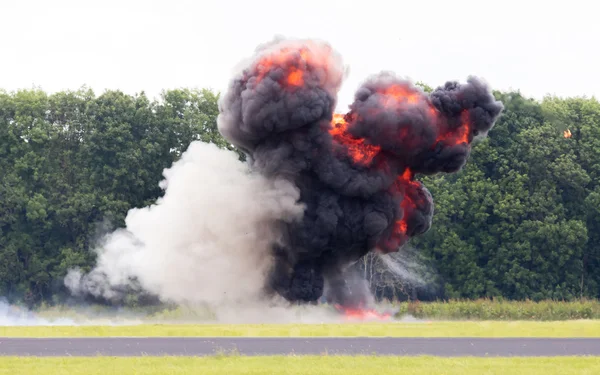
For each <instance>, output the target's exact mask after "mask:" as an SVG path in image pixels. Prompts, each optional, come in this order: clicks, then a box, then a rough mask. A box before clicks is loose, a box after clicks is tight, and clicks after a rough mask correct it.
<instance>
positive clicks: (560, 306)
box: [398, 299, 600, 320]
mask: <svg viewBox="0 0 600 375" xmlns="http://www.w3.org/2000/svg"><path fill="white" fill-rule="evenodd" d="M398 306H399V308H400V311H399V314H400V315H402V314H411V315H413V316H414V317H417V318H427V319H469V320H573V319H600V301H598V300H577V301H569V302H566V301H540V302H534V301H503V300H490V299H480V300H474V301H473V300H454V301H449V302H426V303H420V302H416V303H414V302H413V303H400V304H399V305H398Z"/></svg>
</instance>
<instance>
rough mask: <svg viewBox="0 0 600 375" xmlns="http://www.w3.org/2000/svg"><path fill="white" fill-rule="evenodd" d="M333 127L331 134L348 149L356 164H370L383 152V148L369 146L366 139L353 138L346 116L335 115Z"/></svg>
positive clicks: (332, 122)
mask: <svg viewBox="0 0 600 375" xmlns="http://www.w3.org/2000/svg"><path fill="white" fill-rule="evenodd" d="M331 125H332V127H331V128H330V129H329V134H331V135H332V136H333V138H334V139H335V140H336V141H337V142H338V143H340V144H342V145H344V146H345V147H346V148H347V149H348V154H349V155H350V157H351V158H352V160H354V162H355V163H360V164H370V163H371V162H372V161H373V158H375V156H377V154H378V153H379V151H381V147H379V146H374V145H370V144H367V143H366V142H365V140H364V139H362V138H355V137H354V136H352V134H350V133H349V132H348V122H347V121H346V119H344V115H341V114H339V113H336V114H334V115H333V119H332V121H331Z"/></svg>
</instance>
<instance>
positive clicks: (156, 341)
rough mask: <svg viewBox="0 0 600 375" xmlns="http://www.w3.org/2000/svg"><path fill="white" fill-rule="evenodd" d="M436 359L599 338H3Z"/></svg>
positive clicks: (17, 348) (52, 345)
mask: <svg viewBox="0 0 600 375" xmlns="http://www.w3.org/2000/svg"><path fill="white" fill-rule="evenodd" d="M231 352H236V353H239V354H241V355H278V354H279V355H289V354H296V355H308V354H314V355H321V354H329V355H334V354H340V355H342V354H343V355H356V354H366V355H372V354H376V355H401V356H415V355H434V356H444V357H454V356H478V357H481V356H488V357H497V356H502V357H512V356H571V355H588V356H589V355H593V356H600V338H598V339H596V338H591V339H588V338H564V339H546V338H497V339H493V338H374V337H370V338H367V337H351V338H350V337H348V338H290V337H277V338H275V337H272V338H267V337H260V338H258V337H257V338H255V337H218V338H206V337H202V338H200V337H193V338H192V337H186V338H180V337H148V338H132V337H104V338H0V355H3V356H98V355H102V356H143V355H151V356H163V355H175V356H206V355H215V354H218V353H231Z"/></svg>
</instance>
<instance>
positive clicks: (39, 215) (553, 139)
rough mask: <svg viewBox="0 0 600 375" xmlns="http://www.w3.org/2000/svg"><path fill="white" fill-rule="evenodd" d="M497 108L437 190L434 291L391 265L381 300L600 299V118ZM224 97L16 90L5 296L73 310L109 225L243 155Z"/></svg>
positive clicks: (519, 104)
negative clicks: (173, 179) (226, 153)
mask: <svg viewBox="0 0 600 375" xmlns="http://www.w3.org/2000/svg"><path fill="white" fill-rule="evenodd" d="M495 95H496V96H497V98H498V99H499V100H501V101H502V102H503V103H504V105H505V110H504V114H503V116H502V117H501V118H500V120H499V121H498V122H497V124H496V126H495V127H494V129H493V130H492V131H491V132H490V134H489V137H488V138H486V139H484V140H482V141H480V142H478V143H476V144H475V145H474V147H473V150H472V156H471V158H470V160H469V162H468V164H467V166H466V167H465V168H464V170H462V171H461V172H459V173H457V174H453V175H439V176H432V177H424V178H421V180H422V181H423V182H424V184H425V185H426V186H427V187H428V189H429V190H430V191H431V193H432V195H433V197H434V201H435V215H434V222H433V226H432V228H431V230H430V231H429V232H427V233H426V234H425V235H423V236H421V237H419V238H416V239H414V240H413V241H412V242H411V245H410V248H409V249H407V252H406V253H405V254H404V255H402V256H407V257H409V258H408V260H406V262H407V263H406V265H409V266H410V265H414V264H418V265H420V266H419V267H417V269H415V270H414V272H413V273H415V275H417V276H419V277H420V278H421V279H424V278H425V279H426V280H425V282H424V284H423V281H421V284H423V285H421V286H419V287H415V284H414V283H413V282H411V278H410V277H409V278H405V279H402V277H400V278H399V279H398V278H397V277H396V276H397V275H396V276H394V277H392V278H391V279H390V277H386V276H385V274H386V271H385V267H383V263H382V262H381V260H378V259H377V258H375V257H369V258H366V259H365V260H364V261H363V262H361V263H360V264H359V267H361V269H362V271H363V272H364V274H365V276H367V279H368V280H369V281H370V282H371V286H372V288H373V289H374V291H375V292H376V294H377V295H378V296H379V297H382V298H383V297H385V298H399V299H403V298H421V299H435V298H480V297H504V298H507V299H517V300H518V299H535V300H539V299H549V298H551V299H575V298H581V297H589V298H597V297H600V272H597V270H598V267H599V266H600V187H599V186H600V185H599V184H598V179H599V178H600V104H599V103H598V101H597V100H595V99H593V98H592V99H589V98H556V97H547V98H545V99H544V100H542V101H535V100H532V99H529V98H526V97H524V96H522V95H521V94H520V93H518V92H496V93H495ZM218 97H219V95H218V94H217V93H214V92H213V91H210V90H190V89H176V90H168V91H164V92H163V93H162V94H161V96H160V98H159V100H150V99H149V98H148V97H147V96H146V95H145V94H144V93H140V94H136V95H127V94H124V93H123V92H120V91H106V92H104V93H102V94H101V95H98V96H97V95H95V93H94V92H93V91H92V90H90V89H87V88H82V89H80V90H77V91H64V92H58V93H54V94H48V93H45V92H44V91H42V90H38V89H32V90H20V91H16V92H12V93H7V92H3V91H0V296H5V297H7V298H8V299H9V300H22V301H24V302H26V303H28V304H30V305H33V304H36V303H38V302H41V301H47V302H60V301H61V300H62V299H63V298H65V297H66V291H65V289H64V286H63V278H64V276H65V275H66V273H67V270H68V269H70V268H73V267H80V268H82V269H83V270H86V269H90V267H91V266H92V265H93V264H94V261H95V259H94V253H93V252H92V251H91V248H92V247H93V244H94V241H95V240H97V238H98V235H99V234H100V233H103V231H105V230H106V229H107V228H103V223H106V222H110V223H111V225H112V227H113V228H116V227H119V226H123V225H124V218H125V216H126V214H127V211H128V210H129V209H131V208H133V207H143V206H147V205H149V204H151V203H153V202H154V201H155V200H156V199H157V198H158V197H160V195H161V194H162V191H161V189H160V188H159V185H158V182H159V181H160V180H161V179H162V171H163V169H164V168H167V167H169V166H170V165H171V164H172V163H173V162H174V161H175V160H177V158H178V157H179V156H180V155H181V153H182V152H184V151H185V150H186V148H187V147H188V145H189V144H190V142H192V141H194V140H202V141H205V142H213V143H215V144H217V145H218V146H220V147H223V148H229V149H232V150H233V147H231V146H230V145H229V144H228V143H227V142H226V141H225V140H224V139H223V138H222V137H221V135H220V134H219V132H218V129H217V124H216V118H217V115H218V105H217V102H218ZM240 159H242V160H243V155H242V154H241V153H240ZM108 229H112V228H108ZM415 257H418V259H416V258H415ZM399 259H403V258H399ZM388 274H389V272H388ZM388 276H389V275H388ZM390 280H391V281H390ZM432 286H435V287H432Z"/></svg>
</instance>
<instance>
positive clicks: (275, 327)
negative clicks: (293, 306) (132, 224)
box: [0, 320, 600, 337]
mask: <svg viewBox="0 0 600 375" xmlns="http://www.w3.org/2000/svg"><path fill="white" fill-rule="evenodd" d="M84 336H86V337H88V336H89V337H101V336H137V337H148V336H152V337H155V336H187V337H189V336H199V337H207V336H246V337H247V336H254V337H261V336H262V337H265V336H278V337H294V336H295V337H314V336H329V337H331V336H344V337H350V336H353V337H356V336H371V337H384V336H389V337H600V321H595V320H573V321H558V322H530V321H515V322H506V321H464V322H424V323H403V322H392V323H341V324H141V325H133V326H26V327H15V326H8V327H6V326H5V327H0V337H84Z"/></svg>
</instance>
